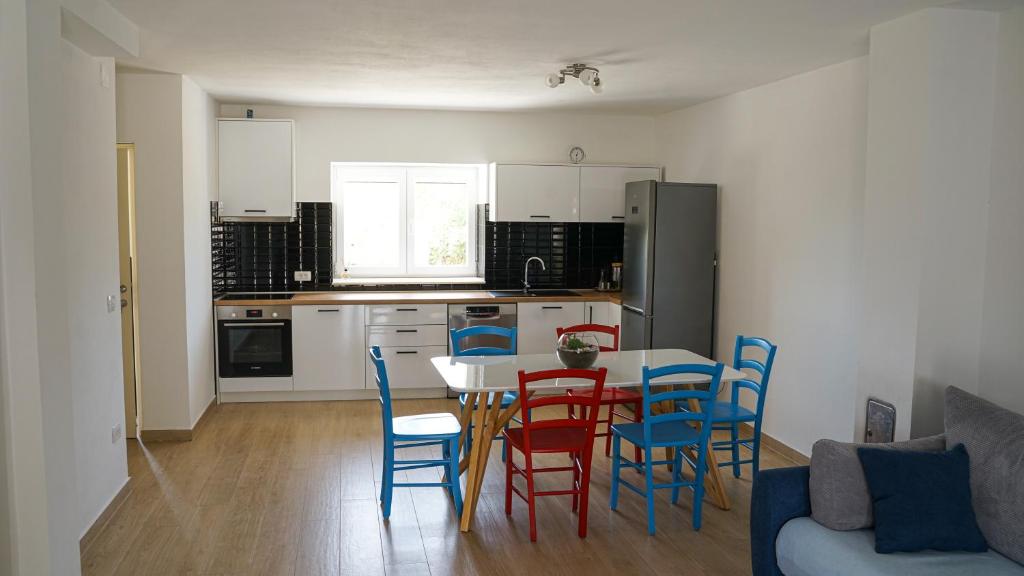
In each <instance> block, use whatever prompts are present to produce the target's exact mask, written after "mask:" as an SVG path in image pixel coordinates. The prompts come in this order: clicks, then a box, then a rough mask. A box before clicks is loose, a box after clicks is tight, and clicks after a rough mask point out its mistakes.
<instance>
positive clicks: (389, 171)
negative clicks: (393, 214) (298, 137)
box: [331, 162, 487, 279]
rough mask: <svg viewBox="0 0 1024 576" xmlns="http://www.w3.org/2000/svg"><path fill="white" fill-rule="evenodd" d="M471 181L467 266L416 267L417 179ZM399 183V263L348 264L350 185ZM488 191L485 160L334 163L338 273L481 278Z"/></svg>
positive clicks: (353, 276) (358, 275)
mask: <svg viewBox="0 0 1024 576" xmlns="http://www.w3.org/2000/svg"><path fill="white" fill-rule="evenodd" d="M424 180H427V181H430V180H433V181H436V182H459V183H462V182H465V183H466V184H467V186H468V187H469V190H470V191H469V193H467V195H466V216H467V226H468V238H467V242H466V253H467V262H466V265H465V266H446V267H438V266H428V267H415V266H413V251H414V246H415V228H414V226H415V207H414V205H413V202H412V194H413V192H414V190H415V184H416V182H422V181H424ZM346 181H357V182H375V181H378V182H396V183H397V184H398V186H399V221H400V226H399V231H400V232H399V233H400V234H401V237H400V239H399V246H400V254H399V265H398V266H397V267H369V266H361V267H349V268H348V269H347V271H346V267H345V243H344V238H345V231H344V229H343V228H344V222H345V218H344V215H345V206H344V183H345V182H346ZM486 190H487V166H486V165H480V164H385V163H350V162H332V163H331V202H332V203H333V204H334V210H335V226H334V230H335V232H334V245H335V255H334V258H335V262H334V268H335V274H336V275H337V276H341V275H342V274H343V273H346V272H347V275H348V276H349V277H352V278H400V279H406V278H455V277H476V276H477V275H478V273H477V246H476V243H477V230H476V227H477V214H476V213H477V209H476V205H477V204H478V203H480V202H482V201H483V198H484V197H485V194H486Z"/></svg>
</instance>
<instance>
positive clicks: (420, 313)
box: [366, 304, 448, 326]
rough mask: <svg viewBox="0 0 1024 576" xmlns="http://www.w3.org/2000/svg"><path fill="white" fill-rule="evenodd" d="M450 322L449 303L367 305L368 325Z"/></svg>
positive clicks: (445, 323) (410, 324)
mask: <svg viewBox="0 0 1024 576" xmlns="http://www.w3.org/2000/svg"><path fill="white" fill-rule="evenodd" d="M415 324H444V325H447V324H448V305H447V304H388V305H372V306H367V307H366V325H367V326H389V325H390V326H412V325H415Z"/></svg>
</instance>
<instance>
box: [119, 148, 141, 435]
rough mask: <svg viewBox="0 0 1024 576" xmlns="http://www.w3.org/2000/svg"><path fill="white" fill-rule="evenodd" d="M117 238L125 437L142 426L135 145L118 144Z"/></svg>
mask: <svg viewBox="0 0 1024 576" xmlns="http://www.w3.org/2000/svg"><path fill="white" fill-rule="evenodd" d="M117 238H118V264H119V266H118V267H119V269H120V277H121V358H122V364H123V366H122V369H123V371H124V427H125V438H134V439H138V437H139V431H140V430H141V429H142V386H141V382H142V378H141V374H140V370H139V359H138V350H139V305H138V298H137V297H136V290H135V287H136V285H137V281H138V269H137V267H136V251H135V247H136V244H135V145H134V144H118V145H117Z"/></svg>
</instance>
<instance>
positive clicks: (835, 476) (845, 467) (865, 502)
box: [809, 436, 970, 530]
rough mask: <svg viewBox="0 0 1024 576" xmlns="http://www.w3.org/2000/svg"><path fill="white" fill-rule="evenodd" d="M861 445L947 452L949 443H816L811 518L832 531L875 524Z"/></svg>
mask: <svg viewBox="0 0 1024 576" xmlns="http://www.w3.org/2000/svg"><path fill="white" fill-rule="evenodd" d="M861 446H870V447H872V448H891V449H893V450H916V451H918V452H942V451H944V450H945V449H946V441H945V439H944V438H943V437H942V436H929V437H927V438H918V439H916V440H907V441H904V442H892V443H889V444H854V443H850V442H836V441H835V440H818V441H817V442H815V443H814V447H813V448H811V477H810V483H809V484H810V495H811V517H812V518H814V519H815V520H817V521H818V523H820V524H821V525H822V526H825V527H828V528H831V529H833V530H859V529H861V528H870V527H872V526H874V524H875V522H874V518H873V516H872V512H871V493H870V492H869V491H868V483H867V480H865V479H864V469H863V468H861V465H860V459H859V458H857V448H859V447H861ZM968 453H970V449H969V448H968Z"/></svg>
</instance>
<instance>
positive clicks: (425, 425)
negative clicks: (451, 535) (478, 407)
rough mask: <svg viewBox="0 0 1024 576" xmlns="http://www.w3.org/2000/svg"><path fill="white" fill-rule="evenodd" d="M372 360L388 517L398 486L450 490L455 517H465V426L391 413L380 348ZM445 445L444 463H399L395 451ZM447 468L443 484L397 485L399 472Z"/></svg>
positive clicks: (446, 418)
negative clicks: (381, 426)
mask: <svg viewBox="0 0 1024 576" xmlns="http://www.w3.org/2000/svg"><path fill="white" fill-rule="evenodd" d="M370 360H371V361H372V362H373V365H374V367H375V368H376V369H377V390H378V391H379V392H380V412H381V417H382V419H383V421H384V472H383V475H382V477H381V487H380V500H381V505H382V506H383V508H384V510H383V515H384V518H387V517H388V516H391V495H392V492H393V491H394V489H395V488H396V487H399V488H401V487H406V488H421V487H428V486H441V487H444V488H447V489H448V492H449V493H451V495H452V500H454V501H455V514H456V515H457V516H461V515H462V493H461V490H460V486H459V435H460V434H461V432H462V427H461V426H459V419H458V418H456V417H455V416H453V415H451V414H448V413H442V414H417V415H415V416H399V417H398V418H395V417H393V416H392V413H391V388H390V384H389V383H388V371H387V367H385V366H384V358H382V357H381V353H380V347H379V346H373V347H371V348H370ZM438 445H439V446H441V452H442V455H443V459H441V460H429V459H427V460H395V451H396V450H398V449H401V448H420V447H425V446H438ZM436 467H442V468H445V481H442V482H402V483H395V472H398V471H401V470H416V469H418V468H436Z"/></svg>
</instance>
